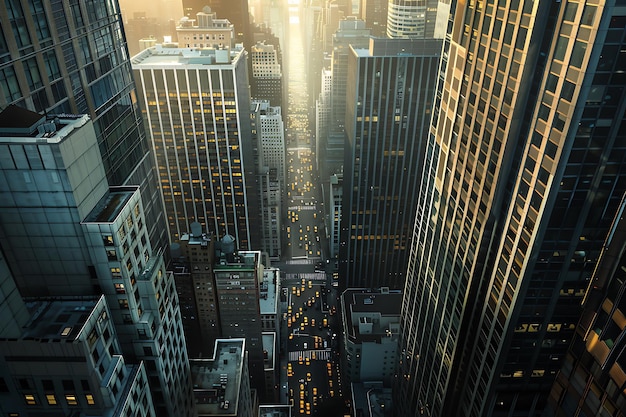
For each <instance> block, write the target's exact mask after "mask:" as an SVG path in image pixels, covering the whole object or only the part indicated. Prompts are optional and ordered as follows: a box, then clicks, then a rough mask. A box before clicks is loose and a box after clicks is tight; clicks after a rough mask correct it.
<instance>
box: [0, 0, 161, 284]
mask: <svg viewBox="0 0 626 417" xmlns="http://www.w3.org/2000/svg"><path fill="white" fill-rule="evenodd" d="M0 22H1V24H0V26H1V29H0V108H5V107H7V106H8V105H9V104H15V105H18V106H20V107H23V108H26V109H29V110H31V111H35V112H37V113H41V114H43V113H46V114H63V113H66V114H88V115H89V117H90V119H91V120H92V122H93V125H94V129H95V133H96V137H97V143H98V147H99V148H100V153H101V155H102V160H103V161H104V170H105V173H106V178H107V180H108V182H109V184H110V185H140V186H141V195H142V198H143V203H144V207H145V210H146V220H147V223H148V231H149V237H150V241H151V242H152V244H153V246H154V247H155V248H159V247H164V246H165V245H166V244H167V234H166V233H165V223H164V220H165V219H164V217H163V208H162V204H161V201H160V196H159V193H158V187H157V182H156V171H155V168H154V162H153V157H152V155H151V153H150V147H149V143H148V141H147V139H146V135H145V131H144V127H143V122H142V119H141V113H140V109H139V107H138V104H137V92H136V90H135V84H134V82H133V79H132V74H131V67H130V61H129V57H128V50H127V47H126V39H125V37H124V30H123V28H122V18H121V15H120V8H119V5H118V2H117V0H107V1H104V2H103V1H99V0H88V1H84V2H60V1H51V0H46V1H26V0H18V1H11V2H4V3H2V5H0ZM15 277H16V279H21V277H20V276H19V273H18V271H16V272H15Z"/></svg>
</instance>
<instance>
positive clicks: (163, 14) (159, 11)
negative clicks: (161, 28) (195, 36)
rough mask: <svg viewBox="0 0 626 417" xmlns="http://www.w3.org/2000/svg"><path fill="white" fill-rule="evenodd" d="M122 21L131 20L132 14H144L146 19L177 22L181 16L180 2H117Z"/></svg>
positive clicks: (132, 0) (138, 0)
mask: <svg viewBox="0 0 626 417" xmlns="http://www.w3.org/2000/svg"><path fill="white" fill-rule="evenodd" d="M119 2H120V7H121V8H122V16H123V17H124V20H125V21H126V20H128V19H132V18H133V15H134V13H136V12H145V13H146V17H156V18H161V19H163V20H169V19H174V20H175V21H178V20H179V19H180V18H181V17H183V16H184V14H183V6H182V1H181V0H119Z"/></svg>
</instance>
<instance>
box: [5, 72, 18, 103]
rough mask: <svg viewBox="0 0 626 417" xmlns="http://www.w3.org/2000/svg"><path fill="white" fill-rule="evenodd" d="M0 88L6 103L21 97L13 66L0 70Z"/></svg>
mask: <svg viewBox="0 0 626 417" xmlns="http://www.w3.org/2000/svg"><path fill="white" fill-rule="evenodd" d="M0 87H2V89H3V90H4V98H5V99H6V101H7V102H8V103H11V102H12V101H14V100H17V99H18V98H20V97H21V93H20V85H19V83H18V82H17V77H16V76H15V70H14V69H13V66H8V67H6V68H3V69H0Z"/></svg>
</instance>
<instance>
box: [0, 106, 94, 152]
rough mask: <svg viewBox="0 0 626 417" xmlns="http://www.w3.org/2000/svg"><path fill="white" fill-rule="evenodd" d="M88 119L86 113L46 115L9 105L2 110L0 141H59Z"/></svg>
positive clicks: (0, 114)
mask: <svg viewBox="0 0 626 417" xmlns="http://www.w3.org/2000/svg"><path fill="white" fill-rule="evenodd" d="M88 121H89V116H87V115H85V114H56V115H55V114H53V115H48V116H46V115H42V114H39V113H36V112H33V111H30V110H28V109H25V108H22V107H19V106H15V105H9V106H7V107H6V108H5V109H4V110H2V111H1V112H0V143H3V142H4V143H59V142H62V141H63V139H64V138H66V137H67V136H69V135H70V134H71V133H72V132H73V131H74V130H76V129H78V128H80V127H81V126H83V125H84V124H85V123H87V122H88Z"/></svg>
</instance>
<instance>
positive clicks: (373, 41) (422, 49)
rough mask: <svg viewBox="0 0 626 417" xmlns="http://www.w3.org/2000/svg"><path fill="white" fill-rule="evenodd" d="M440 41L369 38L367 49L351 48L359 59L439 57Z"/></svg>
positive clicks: (441, 43)
mask: <svg viewBox="0 0 626 417" xmlns="http://www.w3.org/2000/svg"><path fill="white" fill-rule="evenodd" d="M442 45H443V42H442V40H441V39H391V38H373V37H371V38H370V43H369V47H368V48H352V50H353V51H354V53H355V54H356V55H357V56H358V57H360V58H368V57H383V56H385V57H392V56H405V57H420V56H423V57H430V56H440V55H441V47H442Z"/></svg>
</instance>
